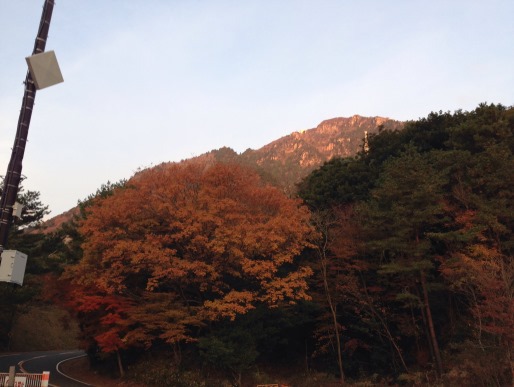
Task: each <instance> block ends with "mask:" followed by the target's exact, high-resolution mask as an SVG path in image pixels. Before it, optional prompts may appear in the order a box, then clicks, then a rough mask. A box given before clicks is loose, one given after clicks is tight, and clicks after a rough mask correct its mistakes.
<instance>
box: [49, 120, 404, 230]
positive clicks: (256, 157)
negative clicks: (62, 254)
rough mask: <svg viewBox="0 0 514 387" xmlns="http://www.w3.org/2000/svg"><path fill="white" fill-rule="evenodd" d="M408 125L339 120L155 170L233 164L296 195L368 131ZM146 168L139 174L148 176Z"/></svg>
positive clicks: (352, 150) (354, 149)
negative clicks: (315, 173) (195, 164)
mask: <svg viewBox="0 0 514 387" xmlns="http://www.w3.org/2000/svg"><path fill="white" fill-rule="evenodd" d="M403 126H404V122H402V121H397V120H393V119H390V118H385V117H379V116H375V117H364V116H360V115H357V114H356V115H353V116H351V117H335V118H330V119H326V120H323V121H321V122H320V124H318V126H316V127H315V128H311V129H306V130H300V131H294V132H292V133H290V134H288V135H285V136H283V137H280V138H278V139H277V140H274V141H272V142H270V143H268V144H266V145H264V146H262V147H261V148H258V149H250V148H249V149H247V150H245V151H244V152H242V153H237V152H236V151H234V150H233V149H232V148H230V147H222V148H219V149H214V150H211V151H209V152H206V153H204V154H201V155H199V156H196V157H192V158H189V159H184V160H181V161H179V162H164V163H161V164H159V165H156V166H153V167H150V168H148V169H151V168H166V166H168V165H174V164H177V163H178V164H180V163H189V162H199V161H201V162H206V163H216V162H233V163H239V164H243V165H246V166H250V167H252V168H255V169H257V170H258V172H259V173H260V174H261V176H262V177H263V179H264V180H266V181H268V182H270V183H271V184H274V185H276V186H278V187H279V188H281V189H283V190H284V192H285V193H286V194H288V195H293V194H294V192H295V187H296V184H297V183H298V182H300V181H301V179H303V178H304V177H305V176H307V175H308V174H309V173H310V172H312V171H313V170H314V169H316V168H318V167H320V166H321V165H323V163H325V162H327V161H329V160H330V159H332V158H334V157H352V156H355V155H356V154H357V153H358V152H359V151H362V149H363V144H364V143H363V139H364V135H365V132H367V133H368V134H374V133H377V132H378V131H379V130H381V129H386V130H400V129H402V128H403ZM145 170H146V169H144V170H141V171H139V172H138V173H144V172H145ZM76 213H77V211H76V210H74V209H73V208H72V209H70V210H68V211H66V212H64V213H62V214H59V215H56V216H54V217H53V218H51V219H49V220H47V221H46V222H44V224H43V227H44V229H45V232H52V231H54V230H56V229H57V228H58V227H59V226H60V225H61V224H62V223H64V222H66V221H68V220H71V218H72V217H73V216H74V214H76Z"/></svg>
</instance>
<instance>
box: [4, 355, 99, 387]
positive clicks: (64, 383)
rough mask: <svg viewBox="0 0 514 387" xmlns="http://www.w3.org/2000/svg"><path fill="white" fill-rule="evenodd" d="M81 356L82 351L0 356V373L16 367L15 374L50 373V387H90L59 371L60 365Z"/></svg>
mask: <svg viewBox="0 0 514 387" xmlns="http://www.w3.org/2000/svg"><path fill="white" fill-rule="evenodd" d="M82 356H85V353H84V351H51V352H20V353H11V354H0V372H9V367H10V366H16V372H29V373H42V372H43V371H50V386H54V387H87V386H91V385H89V384H87V383H82V382H80V381H78V380H75V379H73V378H70V377H68V376H66V375H64V374H63V373H62V372H61V371H59V364H60V363H62V362H64V361H65V360H70V359H74V358H77V357H82Z"/></svg>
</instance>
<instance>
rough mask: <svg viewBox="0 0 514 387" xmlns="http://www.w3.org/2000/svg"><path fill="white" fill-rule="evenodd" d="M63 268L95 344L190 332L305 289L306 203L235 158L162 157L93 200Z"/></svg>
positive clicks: (301, 294) (122, 344)
mask: <svg viewBox="0 0 514 387" xmlns="http://www.w3.org/2000/svg"><path fill="white" fill-rule="evenodd" d="M80 232H81V234H82V235H83V237H84V240H85V242H84V244H83V251H84V257H83V259H82V261H81V262H80V263H79V264H78V265H76V266H74V267H72V268H70V269H69V270H68V272H67V276H68V278H69V279H70V281H71V282H72V283H73V285H74V286H75V287H76V289H77V290H75V293H76V294H75V297H74V298H73V299H74V300H75V301H73V302H72V304H73V307H74V308H75V310H76V311H77V312H79V313H81V314H82V315H83V316H89V318H90V319H94V321H95V325H94V328H95V330H96V332H94V334H92V335H91V336H92V337H93V338H94V340H95V341H96V342H97V344H98V345H99V347H100V348H101V349H102V350H103V351H107V352H109V351H113V350H115V349H117V348H127V347H130V346H144V347H150V346H151V345H152V343H153V342H155V341H164V342H166V343H169V344H176V343H179V342H183V341H188V340H194V339H195V332H196V329H198V328H199V327H201V326H202V325H204V324H205V323H206V322H207V321H216V320H219V319H231V320H233V319H235V318H236V316H238V315H243V314H245V313H247V312H248V311H250V310H252V309H254V308H256V307H257V306H258V305H267V306H269V307H277V306H280V305H283V304H293V303H295V302H296V301H298V300H306V299H309V296H308V294H307V282H306V279H307V277H309V276H310V275H311V270H310V269H309V268H308V267H302V266H298V265H296V264H295V257H297V256H298V255H299V254H300V253H301V252H302V250H303V249H304V248H305V247H306V246H309V243H310V242H309V240H310V239H311V237H312V236H313V230H312V229H311V226H310V225H309V212H308V211H307V210H306V208H304V207H301V206H300V203H299V202H298V201H297V200H292V199H289V198H287V197H286V196H285V195H284V194H283V193H281V192H280V191H279V190H277V189H275V188H273V187H271V186H268V185H264V184H263V183H262V182H261V181H260V178H259V176H258V175H257V174H256V173H255V172H253V171H251V170H248V169H245V168H242V167H238V166H234V165H222V164H217V165H212V166H207V165H203V164H189V165H166V166H163V167H161V168H155V169H152V170H148V171H145V173H141V174H138V175H136V176H134V178H132V179H131V180H130V181H128V182H127V184H126V186H125V187H123V188H118V189H116V190H115V191H114V192H113V194H112V195H110V196H108V197H106V198H102V199H99V200H96V201H95V202H94V204H93V205H92V206H91V207H89V209H88V213H87V217H86V219H85V220H84V222H83V223H82V225H81V226H80Z"/></svg>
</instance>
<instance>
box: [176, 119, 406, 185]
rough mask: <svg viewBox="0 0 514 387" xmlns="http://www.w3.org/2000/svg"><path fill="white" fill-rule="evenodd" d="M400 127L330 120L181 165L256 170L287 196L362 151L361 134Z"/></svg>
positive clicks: (380, 122) (399, 124) (375, 121)
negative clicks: (307, 178) (258, 144)
mask: <svg viewBox="0 0 514 387" xmlns="http://www.w3.org/2000/svg"><path fill="white" fill-rule="evenodd" d="M402 127H403V123H402V122H400V121H395V120H391V119H388V118H383V117H361V116H359V115H354V116H353V117H348V118H344V117H339V118H332V119H329V120H325V121H323V122H321V123H320V124H319V125H318V126H317V127H316V128H313V129H308V130H302V131H298V132H293V133H291V134H289V135H287V136H284V137H282V138H279V139H278V140H275V141H273V142H271V143H269V144H267V145H265V146H263V147H262V148H260V149H257V150H253V149H248V150H246V151H245V152H243V153H241V154H237V153H236V152H235V151H234V150H232V149H231V148H227V147H224V148H221V149H217V150H213V151H211V152H208V153H205V154H203V155H200V156H198V157H195V158H192V159H188V160H183V161H182V162H194V161H200V160H201V161H207V162H209V161H211V162H220V161H221V162H236V163H240V164H244V165H249V166H252V167H254V168H257V169H258V170H259V172H260V173H261V175H262V176H263V177H264V178H265V179H266V180H267V181H270V182H271V183H272V184H274V185H277V186H279V187H281V188H282V189H284V191H285V192H286V193H288V194H292V193H294V191H295V185H296V183H298V182H300V181H301V179H303V178H304V177H305V176H307V175H308V174H309V173H310V172H312V171H313V170H314V169H316V168H318V167H320V166H321V165H322V164H323V163H325V162H326V161H329V160H330V159H332V158H334V157H350V156H355V155H356V154H357V152H359V151H361V150H362V149H363V145H364V142H363V140H364V134H365V132H367V133H368V134H373V133H376V132H378V130H379V129H382V128H383V129H389V130H395V129H401V128H402Z"/></svg>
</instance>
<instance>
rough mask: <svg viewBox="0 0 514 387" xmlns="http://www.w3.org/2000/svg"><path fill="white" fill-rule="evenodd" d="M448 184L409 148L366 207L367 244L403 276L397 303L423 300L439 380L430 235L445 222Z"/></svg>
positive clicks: (389, 167) (388, 269) (384, 269)
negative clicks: (430, 278)
mask: <svg viewBox="0 0 514 387" xmlns="http://www.w3.org/2000/svg"><path fill="white" fill-rule="evenodd" d="M443 184H444V179H443V176H442V175H441V174H440V173H438V171H436V170H435V169H434V168H433V167H432V165H431V163H430V159H429V157H428V156H423V155H421V154H419V153H417V152H416V151H415V150H414V149H408V150H407V151H406V152H405V153H403V154H402V155H401V156H400V157H397V158H394V159H390V160H389V161H387V162H386V163H385V167H384V171H383V173H382V174H381V177H380V182H379V186H378V187H377V188H376V189H374V190H373V191H372V194H371V196H372V199H371V200H370V201H369V202H368V203H367V204H365V205H364V206H361V213H362V215H363V217H364V220H365V222H366V223H365V230H366V236H367V238H368V243H367V246H368V248H369V249H370V250H371V251H372V252H374V253H375V254H376V259H377V260H378V261H380V262H381V269H380V272H381V273H382V274H384V275H390V276H396V277H397V276H402V277H403V280H402V281H401V282H400V284H401V285H400V286H401V288H400V289H398V290H397V291H398V293H397V299H398V300H400V299H402V298H403V299H406V300H410V299H416V298H419V299H420V304H419V307H420V311H421V314H422V317H423V321H424V324H425V327H426V330H427V336H428V338H429V340H428V344H429V346H430V349H431V352H432V354H433V357H434V361H435V364H436V369H437V372H438V375H439V376H440V375H441V374H442V360H441V355H440V350H439V344H438V340H437V335H436V332H435V326H434V322H433V313H432V308H431V307H430V301H429V295H428V284H427V274H429V273H433V270H434V268H435V266H434V263H435V259H434V256H433V252H432V243H431V240H430V238H429V237H428V233H429V232H430V231H433V230H438V229H439V228H440V227H443V225H444V223H445V221H446V213H445V208H444V200H443V195H442V193H443V191H442V187H443ZM416 278H417V281H416ZM417 283H419V284H420V286H421V289H420V294H419V295H417V293H416V290H415V289H416V286H417ZM406 296H408V297H407V298H406Z"/></svg>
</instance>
